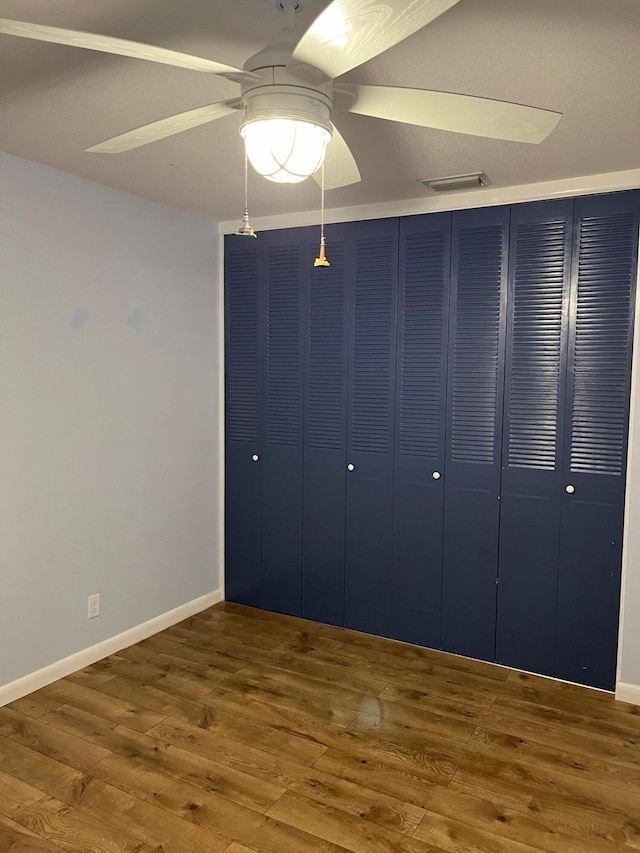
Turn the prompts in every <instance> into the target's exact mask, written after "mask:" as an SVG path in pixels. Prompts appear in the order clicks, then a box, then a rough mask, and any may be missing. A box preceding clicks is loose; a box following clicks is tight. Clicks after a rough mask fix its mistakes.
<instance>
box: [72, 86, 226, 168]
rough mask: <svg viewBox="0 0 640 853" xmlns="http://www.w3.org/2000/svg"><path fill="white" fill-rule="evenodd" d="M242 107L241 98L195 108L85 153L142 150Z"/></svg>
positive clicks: (107, 141) (121, 135) (155, 122)
mask: <svg viewBox="0 0 640 853" xmlns="http://www.w3.org/2000/svg"><path fill="white" fill-rule="evenodd" d="M239 105H240V102H239V101H238V99H237V98H234V99H233V100H231V101H219V102H218V103H217V104H207V105H206V106H205V107H196V109H195V110H187V112H185V113H178V114H177V115H174V116H169V117H168V118H162V119H160V121H154V122H152V123H151V124H145V125H143V126H142V127H137V128H136V129H135V130H129V131H127V133H121V134H120V135H119V136H114V137H112V138H111V139H107V140H106V141H105V142H100V143H98V145H93V146H92V147H91V148H87V149H86V151H91V152H95V153H98V154H120V153H122V152H123V151H131V149H132V148H140V147H141V146H142V145H148V144H149V143H150V142H157V141H158V140H159V139H166V138H167V137H168V136H174V134H176V133H182V131H183V130H189V129H190V128H192V127H198V125H201V124H206V123H207V122H209V121H215V119H217V118H222V117H223V116H227V115H230V114H231V113H233V112H235V111H236V110H238V109H239Z"/></svg>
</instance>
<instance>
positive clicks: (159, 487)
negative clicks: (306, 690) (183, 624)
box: [0, 154, 222, 685]
mask: <svg viewBox="0 0 640 853" xmlns="http://www.w3.org/2000/svg"><path fill="white" fill-rule="evenodd" d="M218 281H219V275H218V237H217V229H215V228H214V226H213V223H210V222H206V221H204V220H200V219H197V218H195V217H192V216H188V215H186V214H182V213H178V212H176V211H174V210H170V209H169V208H164V207H161V206H159V205H156V204H152V203H150V202H147V201H143V200H141V199H138V198H135V197H133V196H129V195H127V194H124V193H121V192H117V191H115V190H111V189H108V188H105V187H100V186H98V185H96V184H92V183H90V182H88V181H85V180H82V179H79V178H75V177H71V176H69V175H66V174H63V173H61V172H57V171H55V170H53V169H49V168H46V167H44V166H39V165H37V164H34V163H30V162H27V161H24V160H20V159H18V158H15V157H11V156H9V155H6V154H0V685H2V684H6V683H7V682H11V681H13V680H15V679H18V678H20V677H21V676H24V675H26V674H28V673H31V672H33V671H34V670H37V669H39V668H41V667H45V666H47V665H48V664H50V663H52V662H54V661H57V660H59V659H61V658H64V657H66V656H67V655H70V654H72V653H75V652H77V651H79V650H81V649H85V648H86V647H89V646H91V645H93V644H95V643H98V642H100V641H102V640H104V639H106V638H109V637H112V636H113V635H115V634H118V633H119V632H122V631H125V630H126V629H129V628H131V627H133V626H136V625H138V624H139V623H142V622H144V621H146V620H149V619H151V618H153V617H155V616H157V615H158V614H162V613H164V612H166V611H169V610H171V609H173V608H175V607H177V606H179V605H181V604H183V603H184V602H188V601H190V600H192V599H195V598H197V597H199V596H202V595H204V594H206V593H209V592H211V591H212V590H215V589H216V588H217V587H219V585H220V574H219V572H220V566H219V565H218V554H219V547H220V537H221V519H222V515H221V502H220V494H219V488H218V482H219V473H220V472H219V470H218V456H219V449H218V447H219V443H220V442H221V435H220V425H219V392H220V383H221V381H222V365H221V361H220V356H219V336H218V335H217V334H216V330H217V329H218V327H219V323H220V318H219V314H218V303H219V295H218ZM96 592H99V593H100V594H101V599H102V600H101V607H102V612H101V615H100V616H99V617H98V618H96V619H92V620H90V621H89V620H88V619H87V612H86V611H87V596H88V595H89V594H90V593H96Z"/></svg>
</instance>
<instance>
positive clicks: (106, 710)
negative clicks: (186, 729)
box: [42, 679, 166, 732]
mask: <svg viewBox="0 0 640 853" xmlns="http://www.w3.org/2000/svg"><path fill="white" fill-rule="evenodd" d="M42 692H43V693H44V695H45V696H46V697H50V698H51V699H52V700H53V701H55V702H57V706H56V707H57V708H59V707H60V706H61V705H71V706H73V707H74V708H78V709H80V710H81V711H88V712H89V713H90V714H95V715H96V716H98V717H102V718H103V719H105V720H111V722H113V723H117V724H121V725H124V726H127V727H128V728H130V729H136V730H137V731H140V732H146V731H147V729H150V728H151V727H152V726H156V725H157V724H158V723H161V722H162V720H163V719H164V718H165V716H166V714H158V713H154V712H153V711H150V710H149V709H148V708H143V707H140V706H136V705H135V704H134V703H132V702H124V701H122V700H121V699H118V698H117V697H115V696H109V695H108V694H106V693H100V692H99V691H97V690H94V689H92V688H90V687H86V686H84V685H81V684H75V683H74V682H72V681H67V679H62V680H61V681H57V682H56V683H55V684H50V685H49V686H48V687H45V688H43V690H42ZM51 710H55V708H52V709H51Z"/></svg>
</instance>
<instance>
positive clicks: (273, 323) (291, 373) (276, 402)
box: [265, 245, 302, 445]
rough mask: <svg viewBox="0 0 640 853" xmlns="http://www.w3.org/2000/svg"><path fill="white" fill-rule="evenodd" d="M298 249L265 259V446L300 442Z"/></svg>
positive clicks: (279, 250) (278, 250)
mask: <svg viewBox="0 0 640 853" xmlns="http://www.w3.org/2000/svg"><path fill="white" fill-rule="evenodd" d="M300 252H301V250H300V247H299V246H297V245H289V246H277V247H270V248H269V251H268V256H267V269H268V272H267V341H266V392H267V399H266V412H265V433H266V440H267V443H268V444H279V445H298V444H299V443H300V442H301V439H302V436H301V418H300V410H301V404H302V353H301V345H300V274H299V266H300Z"/></svg>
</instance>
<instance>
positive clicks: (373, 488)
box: [345, 219, 398, 636]
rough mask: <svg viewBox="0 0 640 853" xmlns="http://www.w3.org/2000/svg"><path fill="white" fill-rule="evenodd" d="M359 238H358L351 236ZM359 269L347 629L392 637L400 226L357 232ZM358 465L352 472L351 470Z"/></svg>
mask: <svg viewBox="0 0 640 853" xmlns="http://www.w3.org/2000/svg"><path fill="white" fill-rule="evenodd" d="M351 234H352V236H351ZM347 251H348V252H350V253H352V259H353V264H354V269H353V278H352V280H351V282H350V289H351V294H352V295H351V298H352V300H353V310H352V328H351V345H350V350H349V352H350V364H349V402H348V441H347V465H348V470H347V514H346V562H345V623H346V625H347V626H348V627H350V628H355V629H357V630H361V631H367V632H369V633H373V634H381V635H384V636H389V634H390V633H391V630H392V625H391V617H390V606H389V605H390V601H391V595H392V588H393V585H394V583H395V582H396V581H395V579H394V577H393V446H394V398H395V394H394V385H395V328H396V284H397V277H398V222H397V220H391V219H389V220H379V221H374V222H363V223H359V224H357V225H354V226H353V230H352V231H351V230H350V240H349V245H348V249H347ZM349 466H352V469H350V468H349Z"/></svg>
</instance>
